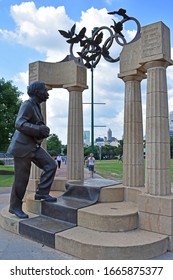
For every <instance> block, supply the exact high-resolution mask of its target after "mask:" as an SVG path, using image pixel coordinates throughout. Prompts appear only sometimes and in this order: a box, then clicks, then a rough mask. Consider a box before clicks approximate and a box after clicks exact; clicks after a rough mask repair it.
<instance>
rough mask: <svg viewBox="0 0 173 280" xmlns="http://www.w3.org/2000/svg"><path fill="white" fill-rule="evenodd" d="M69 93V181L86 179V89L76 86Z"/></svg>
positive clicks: (70, 88)
mask: <svg viewBox="0 0 173 280" xmlns="http://www.w3.org/2000/svg"><path fill="white" fill-rule="evenodd" d="M67 89H68V91H69V112H68V136H67V179H68V180H83V179H84V153H83V108H82V92H83V90H84V88H82V87H78V86H74V87H69V88H67Z"/></svg>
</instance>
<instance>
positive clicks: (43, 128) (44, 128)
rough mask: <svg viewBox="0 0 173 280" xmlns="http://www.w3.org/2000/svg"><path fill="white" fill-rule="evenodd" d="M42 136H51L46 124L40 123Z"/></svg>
mask: <svg viewBox="0 0 173 280" xmlns="http://www.w3.org/2000/svg"><path fill="white" fill-rule="evenodd" d="M39 130H40V137H43V138H47V137H48V136H49V132H50V129H49V127H47V126H46V125H40V128H39Z"/></svg>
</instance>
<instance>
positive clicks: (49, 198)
mask: <svg viewBox="0 0 173 280" xmlns="http://www.w3.org/2000/svg"><path fill="white" fill-rule="evenodd" d="M41 199H44V200H45V201H47V202H56V201H57V198H56V197H52V196H50V195H49V194H37V193H36V194H35V200H41Z"/></svg>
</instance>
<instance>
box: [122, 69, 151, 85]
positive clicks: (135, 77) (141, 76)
mask: <svg viewBox="0 0 173 280" xmlns="http://www.w3.org/2000/svg"><path fill="white" fill-rule="evenodd" d="M121 79H122V80H123V81H124V82H127V81H139V82H140V81H142V80H143V79H146V74H145V73H143V72H141V71H137V72H136V74H132V75H127V76H124V77H122V78H121Z"/></svg>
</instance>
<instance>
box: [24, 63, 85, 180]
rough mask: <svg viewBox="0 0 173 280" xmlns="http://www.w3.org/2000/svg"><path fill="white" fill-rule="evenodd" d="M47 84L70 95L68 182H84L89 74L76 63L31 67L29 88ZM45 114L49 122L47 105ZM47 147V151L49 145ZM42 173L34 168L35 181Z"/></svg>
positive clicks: (32, 173)
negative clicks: (36, 83)
mask: <svg viewBox="0 0 173 280" xmlns="http://www.w3.org/2000/svg"><path fill="white" fill-rule="evenodd" d="M34 81H43V82H45V83H46V85H47V86H48V87H49V88H50V89H52V88H64V89H67V90H68V92H69V109H68V136H67V145H68V149H67V158H68V164H67V179H68V180H69V181H70V180H78V181H82V180H83V179H84V170H83V162H84V159H83V108H82V92H83V91H84V90H85V89H87V88H88V87H87V70H86V68H85V67H83V66H81V65H80V64H79V63H78V62H76V61H74V60H68V59H65V60H64V61H62V62H56V63H51V62H43V61H36V62H33V63H30V64H29V84H31V83H32V82H34ZM42 113H43V116H44V119H45V121H46V103H43V104H42ZM43 147H45V148H46V145H45V143H43ZM39 172H40V171H39V169H38V168H36V167H35V166H34V165H33V166H32V171H31V177H30V179H31V180H33V179H34V180H35V179H38V177H39Z"/></svg>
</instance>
